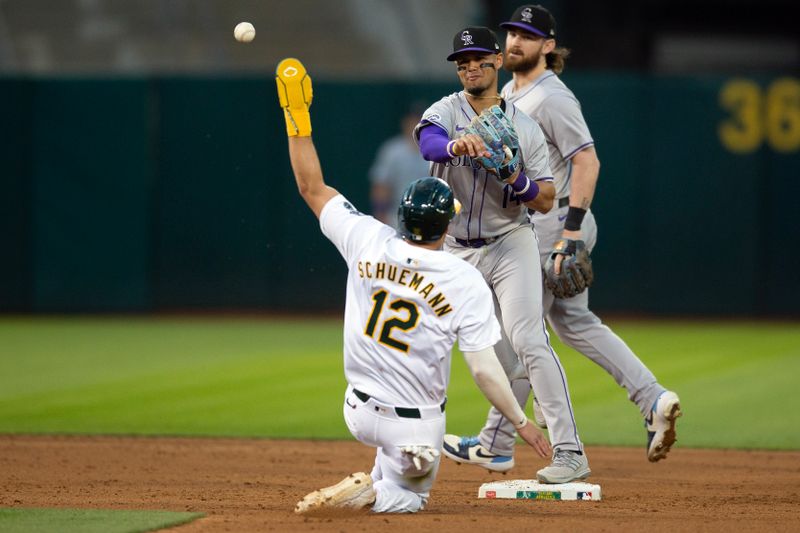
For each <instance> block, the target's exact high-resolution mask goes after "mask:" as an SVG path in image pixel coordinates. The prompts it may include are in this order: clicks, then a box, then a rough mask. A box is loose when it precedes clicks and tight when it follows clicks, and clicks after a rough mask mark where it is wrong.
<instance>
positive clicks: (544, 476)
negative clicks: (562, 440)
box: [536, 450, 592, 483]
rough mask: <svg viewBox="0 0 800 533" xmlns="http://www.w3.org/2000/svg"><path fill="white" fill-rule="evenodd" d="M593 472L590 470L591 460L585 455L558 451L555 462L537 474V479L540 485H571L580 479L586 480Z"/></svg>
mask: <svg viewBox="0 0 800 533" xmlns="http://www.w3.org/2000/svg"><path fill="white" fill-rule="evenodd" d="M591 473H592V471H591V470H589V460H588V459H587V458H586V454H585V453H578V452H574V451H572V450H556V451H555V453H554V454H553V462H552V463H550V466H546V467H544V468H542V469H541V470H539V471H538V472H536V479H537V480H539V482H540V483H570V482H571V481H577V480H579V479H586V478H587V477H589V474H591Z"/></svg>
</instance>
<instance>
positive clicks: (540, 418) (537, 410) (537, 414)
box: [533, 394, 547, 429]
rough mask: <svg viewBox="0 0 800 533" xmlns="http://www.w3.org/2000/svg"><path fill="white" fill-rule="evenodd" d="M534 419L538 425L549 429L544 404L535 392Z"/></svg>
mask: <svg viewBox="0 0 800 533" xmlns="http://www.w3.org/2000/svg"><path fill="white" fill-rule="evenodd" d="M533 421H534V422H535V423H536V425H537V426H539V428H541V429H547V420H545V418H544V413H543V412H542V405H541V404H540V403H539V400H538V398H536V395H535V394H534V395H533Z"/></svg>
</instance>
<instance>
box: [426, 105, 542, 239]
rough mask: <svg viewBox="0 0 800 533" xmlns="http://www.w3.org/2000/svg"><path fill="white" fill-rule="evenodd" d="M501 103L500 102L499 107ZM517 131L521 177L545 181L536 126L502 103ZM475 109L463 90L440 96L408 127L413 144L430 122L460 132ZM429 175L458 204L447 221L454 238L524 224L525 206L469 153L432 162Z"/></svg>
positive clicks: (449, 131)
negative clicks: (442, 183) (450, 192)
mask: <svg viewBox="0 0 800 533" xmlns="http://www.w3.org/2000/svg"><path fill="white" fill-rule="evenodd" d="M501 107H503V106H501ZM504 111H505V113H506V115H508V116H509V117H510V118H511V120H512V122H513V124H514V128H515V129H516V131H517V134H518V135H519V144H520V150H521V152H522V153H521V155H520V159H521V161H522V163H523V168H524V171H525V175H526V176H528V178H530V179H532V180H551V179H552V177H553V173H552V172H551V170H550V165H549V163H548V159H547V148H546V144H545V139H544V134H543V133H542V130H541V128H540V127H539V125H538V124H537V123H536V121H534V120H532V119H531V118H530V117H528V116H527V115H526V114H525V113H522V112H520V111H519V110H518V109H517V108H516V107H514V106H513V105H510V104H508V103H506V104H505V109H504ZM475 116H476V113H475V110H474V109H472V106H471V105H470V104H469V102H468V101H467V99H466V97H465V96H464V93H463V92H458V93H453V94H451V95H449V96H445V97H444V98H442V99H441V100H439V101H438V102H436V103H435V104H433V105H432V106H431V107H429V108H428V109H427V110H426V111H425V113H424V114H423V115H422V121H421V122H420V123H419V124H418V125H417V127H416V128H415V130H414V137H415V139H417V142H419V131H420V129H421V128H422V127H433V126H426V124H433V125H435V126H438V127H440V128H442V129H443V130H444V131H445V132H447V135H448V137H450V138H451V139H455V138H457V137H459V136H460V135H461V132H462V131H463V130H464V128H466V127H467V126H468V125H469V123H470V121H471V120H472V119H473V117H475ZM431 175H432V176H436V177H439V178H442V179H443V180H445V181H446V182H447V183H448V184H449V185H450V187H451V188H452V189H453V193H454V194H455V197H456V198H458V199H459V201H460V202H461V203H462V210H461V213H459V214H458V215H456V217H455V218H454V219H453V221H452V222H451V223H450V229H449V233H450V235H452V236H453V237H456V238H458V239H485V238H489V237H496V236H498V235H503V234H505V233H508V232H509V231H511V230H512V229H514V228H516V227H518V226H519V225H520V224H524V223H526V222H527V208H526V207H525V205H524V204H522V202H520V200H519V199H518V198H517V197H516V195H515V194H514V191H513V190H512V189H511V186H510V185H508V184H506V183H503V182H501V181H500V180H498V179H497V177H496V176H495V175H494V174H492V173H490V172H488V171H487V170H486V169H484V168H483V167H481V166H480V165H479V164H478V162H477V161H473V160H472V158H470V157H469V156H461V157H455V158H453V159H451V160H450V161H448V162H447V163H445V164H442V163H433V164H432V165H431Z"/></svg>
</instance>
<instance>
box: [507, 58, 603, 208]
mask: <svg viewBox="0 0 800 533" xmlns="http://www.w3.org/2000/svg"><path fill="white" fill-rule="evenodd" d="M502 94H503V97H504V98H506V99H507V100H508V101H509V102H511V103H513V104H514V105H515V106H516V107H518V108H519V109H520V110H521V111H523V112H524V113H525V114H527V115H529V116H530V117H531V118H533V119H535V120H536V122H538V123H539V126H541V128H542V131H543V132H544V136H545V138H546V139H547V148H548V151H549V156H550V168H552V169H553V177H554V185H555V187H556V198H565V197H567V196H569V189H570V171H571V170H572V166H571V164H570V160H571V158H572V156H574V155H575V154H577V153H578V152H580V151H581V150H583V149H584V148H586V147H587V146H591V145H593V144H594V140H592V136H591V134H590V133H589V128H588V126H586V121H585V120H584V119H583V114H582V113H581V106H580V103H579V102H578V99H577V98H575V95H574V94H572V91H570V90H569V89H568V88H567V86H566V85H564V82H562V81H561V80H560V79H559V77H558V76H557V75H556V73H555V72H552V71H550V70H546V71H545V73H544V74H543V75H542V76H540V77H539V78H537V79H536V80H533V82H532V83H531V84H529V85H527V86H525V87H523V88H522V89H521V90H519V91H516V92H515V91H514V82H513V81H510V82H508V83H507V84H506V85H505V87H503V92H502Z"/></svg>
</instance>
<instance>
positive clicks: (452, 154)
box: [446, 140, 458, 157]
mask: <svg viewBox="0 0 800 533" xmlns="http://www.w3.org/2000/svg"><path fill="white" fill-rule="evenodd" d="M454 144H456V141H454V140H453V141H450V142H449V143H447V146H446V149H447V155H449V156H450V157H458V156H457V155H456V154H455V152H453V145H454Z"/></svg>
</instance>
